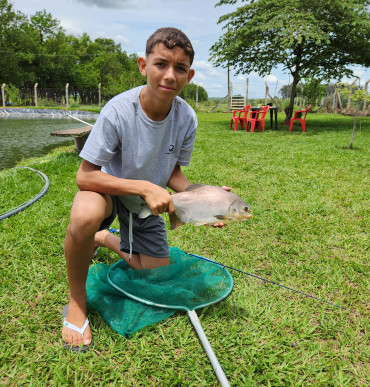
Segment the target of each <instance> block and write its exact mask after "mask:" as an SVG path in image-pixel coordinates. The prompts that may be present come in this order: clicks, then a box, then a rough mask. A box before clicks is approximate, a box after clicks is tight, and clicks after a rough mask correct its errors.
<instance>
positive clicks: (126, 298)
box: [86, 247, 233, 337]
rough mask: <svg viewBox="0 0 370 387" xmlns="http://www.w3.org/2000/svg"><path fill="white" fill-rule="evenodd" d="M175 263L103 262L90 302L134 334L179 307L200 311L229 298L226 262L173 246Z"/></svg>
mask: <svg viewBox="0 0 370 387" xmlns="http://www.w3.org/2000/svg"><path fill="white" fill-rule="evenodd" d="M170 261H171V264H170V265H168V266H164V267H159V268H157V269H151V270H133V269H131V268H130V266H129V265H128V264H127V263H126V262H125V261H124V260H122V259H121V260H119V261H117V262H116V263H114V264H113V265H111V266H108V265H105V264H103V263H98V264H96V265H94V266H92V267H91V268H90V270H89V274H88V277H87V283H86V290H87V297H88V301H87V305H88V307H90V308H92V309H94V310H96V311H98V312H99V313H100V314H101V315H102V317H103V318H104V320H105V321H106V322H107V323H108V325H109V326H110V327H111V328H112V329H114V330H115V331H116V332H118V333H119V334H121V335H123V336H126V337H128V336H129V335H131V334H133V333H134V332H136V331H138V330H139V329H141V328H143V327H145V326H148V325H151V324H155V323H157V322H159V321H162V320H164V319H166V318H168V317H170V316H171V315H172V314H173V313H175V312H176V310H185V311H190V310H195V309H199V308H202V307H205V306H207V305H210V304H213V303H215V302H218V301H220V300H222V299H223V298H225V297H227V296H228V295H229V293H230V292H231V290H232V287H233V279H232V277H231V275H230V273H229V272H228V271H227V270H226V269H225V268H224V267H222V266H219V265H217V264H215V263H212V262H210V261H207V260H203V259H200V258H199V257H194V256H192V255H188V254H186V253H185V252H183V251H182V250H180V249H179V248H176V247H172V248H170Z"/></svg>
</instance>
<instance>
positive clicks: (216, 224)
mask: <svg viewBox="0 0 370 387" xmlns="http://www.w3.org/2000/svg"><path fill="white" fill-rule="evenodd" d="M222 188H223V189H224V190H225V191H231V188H230V187H227V186H226V185H223V186H222ZM224 226H226V225H225V223H222V222H217V223H214V224H213V225H212V227H215V228H221V227H224Z"/></svg>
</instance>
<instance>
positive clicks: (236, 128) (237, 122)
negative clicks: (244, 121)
mask: <svg viewBox="0 0 370 387" xmlns="http://www.w3.org/2000/svg"><path fill="white" fill-rule="evenodd" d="M238 124H239V120H235V125H234V131H235V132H236V131H237V130H238Z"/></svg>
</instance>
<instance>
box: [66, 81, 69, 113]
mask: <svg viewBox="0 0 370 387" xmlns="http://www.w3.org/2000/svg"><path fill="white" fill-rule="evenodd" d="M68 87H69V83H67V84H66V107H69V96H68Z"/></svg>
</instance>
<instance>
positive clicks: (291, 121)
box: [289, 119, 293, 132]
mask: <svg viewBox="0 0 370 387" xmlns="http://www.w3.org/2000/svg"><path fill="white" fill-rule="evenodd" d="M292 129H293V120H292V119H291V120H290V125H289V132H291V131H292Z"/></svg>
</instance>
